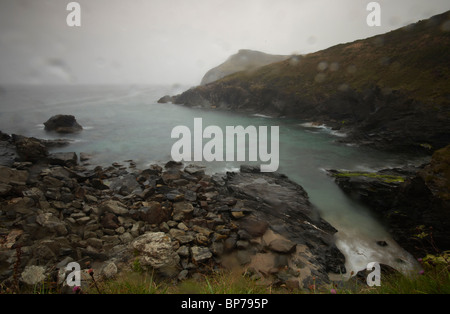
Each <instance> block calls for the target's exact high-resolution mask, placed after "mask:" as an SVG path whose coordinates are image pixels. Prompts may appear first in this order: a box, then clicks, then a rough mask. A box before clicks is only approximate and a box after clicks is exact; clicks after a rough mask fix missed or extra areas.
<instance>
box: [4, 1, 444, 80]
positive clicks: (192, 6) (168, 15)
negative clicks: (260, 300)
mask: <svg viewBox="0 0 450 314" xmlns="http://www.w3.org/2000/svg"><path fill="white" fill-rule="evenodd" d="M69 2H70V1H64V0H0V84H16V83H25V84H30V83H31V84H57V83H58V84H177V83H178V84H183V85H185V84H187V85H197V84H199V83H200V80H201V78H202V76H203V75H204V74H205V73H206V71H207V70H209V69H210V68H212V67H214V66H217V65H219V64H220V63H222V62H223V61H225V60H226V59H227V58H228V57H229V56H230V55H232V54H234V53H236V52H237V51H238V50H239V49H253V50H259V51H263V52H267V53H273V54H286V55H289V54H293V53H297V54H298V53H302V54H303V53H309V52H314V51H317V50H321V49H324V48H327V47H330V46H333V45H335V44H339V43H343V42H350V41H354V40H357V39H361V38H367V37H370V36H374V35H377V34H381V33H385V32H388V31H390V30H392V29H396V28H399V27H402V26H404V25H407V24H409V23H412V22H416V21H418V20H420V19H424V18H429V17H431V16H432V15H435V14H439V13H442V12H445V11H447V10H450V1H449V0H426V1H425V0H380V1H377V2H378V3H380V5H381V17H382V19H381V26H380V27H369V26H368V25H367V23H366V17H367V15H368V14H369V13H370V12H369V11H367V10H366V6H367V4H368V3H369V2H370V1H369V0H367V1H366V0H79V1H77V2H78V3H79V4H80V6H81V26H80V27H69V26H68V25H67V23H66V17H67V15H68V14H69V13H70V12H69V11H67V10H66V6H67V4H68V3H69Z"/></svg>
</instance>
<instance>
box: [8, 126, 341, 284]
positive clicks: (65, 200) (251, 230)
mask: <svg viewBox="0 0 450 314" xmlns="http://www.w3.org/2000/svg"><path fill="white" fill-rule="evenodd" d="M1 146H2V147H5V149H6V148H7V151H5V152H4V154H3V155H4V156H3V157H5V159H2V161H3V162H2V164H3V165H2V166H0V195H1V196H0V287H1V288H2V289H6V288H11V289H14V288H17V287H22V286H27V285H31V286H33V285H36V284H38V283H39V282H40V281H41V280H43V278H46V279H48V280H49V281H50V282H52V283H53V284H54V285H57V286H58V287H59V288H60V289H61V291H71V289H69V287H64V286H65V285H66V282H65V278H66V275H67V273H66V269H65V268H66V265H67V264H68V263H70V262H77V263H79V264H80V265H81V267H82V269H83V268H86V269H88V268H93V269H94V270H95V272H94V273H95V276H96V278H97V279H98V280H103V279H107V278H112V277H114V276H115V275H116V274H118V273H119V272H121V271H129V270H131V269H132V268H133V267H136V265H139V267H142V268H143V269H153V270H154V271H155V274H157V275H158V276H160V277H163V278H170V279H171V280H175V281H181V280H184V279H185V278H189V277H193V276H198V274H205V273H208V272H211V271H213V270H216V269H221V268H238V269H241V270H242V272H247V274H250V275H251V276H253V277H254V279H257V280H261V282H263V283H266V284H269V285H277V284H284V285H286V286H287V287H290V288H304V287H308V285H310V284H313V283H315V284H319V283H326V282H329V276H328V275H329V273H330V272H331V273H332V272H334V273H344V272H345V268H344V262H345V258H344V256H343V255H342V254H341V253H340V251H339V250H338V249H337V248H336V246H335V245H334V238H333V235H334V233H335V232H336V230H335V229H334V228H333V227H332V226H331V225H329V224H328V223H327V222H325V221H324V220H322V219H321V218H320V216H319V214H318V212H317V211H316V209H315V208H314V207H313V206H312V205H311V204H310V202H309V200H308V196H307V193H306V192H305V191H304V190H303V188H302V187H301V186H299V185H298V184H295V183H294V182H292V181H290V180H289V179H288V178H287V177H286V176H284V175H281V174H277V173H260V172H259V171H257V169H255V168H253V167H249V166H242V167H241V171H240V172H239V173H226V174H216V175H212V176H211V175H206V174H205V172H204V169H201V168H198V167H196V166H192V165H187V166H185V165H182V164H180V163H176V162H173V161H169V162H168V163H167V164H165V165H151V166H149V167H148V169H143V170H138V169H136V168H134V167H128V166H127V164H125V165H122V164H119V163H114V164H113V165H110V166H97V167H95V168H94V167H91V166H90V167H89V168H88V167H86V166H83V165H80V164H79V161H78V156H77V154H75V153H59V154H58V153H53V154H49V153H48V150H47V146H46V145H45V142H43V141H42V140H38V139H33V138H26V137H21V136H12V137H10V136H9V135H7V134H3V133H2V142H1ZM25 152H26V153H25ZM86 158H87V157H84V158H83V160H86ZM130 164H131V165H133V163H132V162H130ZM258 170H259V169H258ZM82 273H83V274H84V272H82ZM84 279H86V280H89V278H84ZM85 284H87V281H84V280H83V281H82V285H85Z"/></svg>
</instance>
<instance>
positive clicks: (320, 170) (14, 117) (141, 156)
mask: <svg viewBox="0 0 450 314" xmlns="http://www.w3.org/2000/svg"><path fill="white" fill-rule="evenodd" d="M187 88H188V87H187V86H131V87H130V86H70V87H69V86H11V87H3V88H2V89H1V91H0V126H1V127H0V130H1V131H3V132H5V133H9V134H12V133H15V134H22V135H25V136H34V137H37V138H43V139H56V138H67V139H71V140H73V142H72V144H71V145H69V146H66V147H62V148H58V149H54V150H57V151H70V152H72V151H75V152H76V153H77V154H79V153H80V152H85V153H88V154H91V155H92V159H91V160H90V161H89V163H90V164H91V165H93V166H95V165H103V166H108V165H110V164H111V163H113V162H119V163H122V164H124V165H127V163H126V162H125V161H126V160H133V161H134V162H136V164H137V166H138V168H139V169H145V167H147V166H148V165H150V164H152V163H160V164H163V163H165V162H167V161H168V160H170V159H171V148H172V145H173V144H174V143H175V142H176V141H177V139H171V131H172V129H173V128H174V127H176V126H178V125H185V126H187V127H189V128H190V129H191V130H193V124H194V118H199V117H200V118H202V119H203V129H204V128H205V127H207V126H209V125H216V126H219V127H221V128H222V130H225V127H226V126H227V125H228V126H237V125H242V126H244V127H247V126H249V125H253V126H256V127H258V126H268V127H269V129H270V126H279V128H280V139H279V149H280V167H279V170H278V171H279V172H281V173H284V174H286V175H288V177H289V178H290V179H291V180H293V181H295V182H297V183H299V184H300V185H302V186H303V188H304V189H305V190H306V191H307V193H308V195H309V197H310V200H311V202H312V203H313V204H314V205H315V206H316V207H317V208H318V210H319V211H320V213H321V215H322V217H323V218H324V219H325V220H327V221H328V222H329V223H331V224H332V225H333V226H334V227H335V228H336V229H338V230H339V232H338V233H337V234H336V240H337V245H338V247H339V248H340V250H341V251H342V252H343V253H344V254H345V255H346V257H347V265H346V266H347V272H348V273H350V272H351V271H352V270H353V271H355V273H356V272H357V271H358V270H361V269H364V268H365V267H366V265H367V264H368V263H369V262H374V261H376V262H379V263H384V264H388V265H390V266H392V267H394V268H396V269H398V270H407V269H411V268H414V267H415V266H417V265H416V263H415V261H414V259H413V258H412V257H411V256H410V255H409V254H408V253H407V252H405V251H404V250H402V249H401V248H400V247H398V245H397V244H396V243H395V242H394V241H393V240H392V238H391V237H390V235H389V234H388V233H387V232H386V230H385V228H384V227H383V226H382V224H381V223H380V222H379V221H378V220H377V219H376V218H375V217H374V216H373V215H372V214H371V213H370V211H369V210H368V209H366V208H365V207H364V206H362V205H361V204H358V203H356V202H354V201H352V200H351V199H349V198H348V197H347V196H346V195H345V194H344V193H342V191H341V190H340V189H339V187H338V186H337V185H336V184H335V183H334V182H333V179H332V178H330V177H329V176H327V174H326V172H325V169H347V170H359V171H367V170H377V169H382V168H386V167H395V166H401V165H405V164H407V163H414V164H419V163H421V162H423V160H417V159H416V160H414V159H413V158H411V157H408V156H401V155H394V154H387V153H382V152H378V151H375V150H371V149H368V148H360V147H356V146H349V145H346V144H342V143H339V142H338V140H339V139H340V138H341V136H343V135H342V134H338V135H339V136H336V134H333V133H332V132H331V131H330V130H328V129H327V128H323V127H321V128H313V127H308V126H309V125H308V124H304V123H307V122H310V121H303V123H302V122H301V121H298V120H291V119H279V118H271V117H267V116H261V115H257V114H256V115H251V114H248V115H245V114H236V113H232V112H224V111H217V110H204V109H196V108H186V107H183V106H178V105H172V104H158V103H157V100H158V99H159V98H160V97H162V96H163V95H166V94H171V95H174V94H177V93H180V92H182V91H183V90H186V89H187ZM56 114H71V115H74V116H75V117H76V119H77V121H78V122H79V123H80V124H81V125H82V126H83V128H84V130H83V131H82V132H80V133H78V134H69V135H59V134H56V133H49V132H46V131H45V130H44V125H43V123H44V122H45V121H47V120H48V119H49V118H50V117H51V116H53V115H56ZM206 142H207V140H204V142H203V144H205V143H206ZM269 147H270V146H269ZM192 163H193V162H192ZM188 164H189V163H188ZM198 164H200V165H203V166H205V167H206V171H207V173H211V174H212V173H215V172H226V171H233V170H234V171H236V170H238V169H239V165H240V163H239V162H226V161H224V162H211V163H207V162H199V163H198ZM376 241H386V242H387V243H388V246H387V247H380V246H378V245H377V244H376Z"/></svg>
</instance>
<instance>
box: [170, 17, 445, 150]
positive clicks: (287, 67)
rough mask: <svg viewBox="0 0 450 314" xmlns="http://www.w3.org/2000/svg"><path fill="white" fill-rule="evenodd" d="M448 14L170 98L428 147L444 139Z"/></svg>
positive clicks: (384, 143)
mask: <svg viewBox="0 0 450 314" xmlns="http://www.w3.org/2000/svg"><path fill="white" fill-rule="evenodd" d="M448 20H450V13H449V12H446V13H443V14H441V15H437V16H434V17H432V18H430V19H428V20H424V21H420V22H418V23H415V24H412V25H409V26H407V27H404V28H401V29H398V30H395V31H392V32H389V33H387V34H384V35H379V36H375V37H372V38H368V39H364V40H358V41H355V42H352V43H347V44H341V45H337V46H334V47H331V48H328V49H326V50H323V51H318V52H316V53H312V54H308V55H305V56H291V57H290V58H289V59H287V60H285V61H282V62H277V63H272V64H269V65H266V66H263V67H259V68H257V69H255V70H253V71H245V72H238V73H234V74H231V75H229V76H226V77H224V78H222V79H220V80H218V81H215V82H213V83H211V84H208V85H205V86H199V87H196V88H193V89H190V90H188V91H186V92H185V93H183V94H181V95H178V96H175V97H174V98H173V100H174V101H173V102H174V103H176V104H183V105H186V106H201V107H205V108H210V107H214V108H224V109H229V110H235V111H248V112H254V113H256V112H257V113H263V114H269V115H275V116H289V117H293V118H299V119H304V120H309V121H316V122H321V123H325V124H328V125H330V126H332V127H333V128H335V129H341V130H342V131H343V132H347V133H349V135H350V136H349V137H348V140H349V141H353V142H358V143H360V144H366V145H371V146H373V147H378V148H380V149H386V150H397V151H414V152H418V151H429V152H430V153H431V152H432V151H434V150H435V149H439V148H442V147H445V146H446V145H447V144H448V143H449V142H450V123H449V120H450V31H449V29H448V27H446V25H447V24H448ZM446 23H447V24H446Z"/></svg>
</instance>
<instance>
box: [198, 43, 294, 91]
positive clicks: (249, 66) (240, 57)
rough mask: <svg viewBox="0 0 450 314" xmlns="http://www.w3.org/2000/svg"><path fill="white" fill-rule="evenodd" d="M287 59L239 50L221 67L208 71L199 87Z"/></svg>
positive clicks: (285, 57)
mask: <svg viewBox="0 0 450 314" xmlns="http://www.w3.org/2000/svg"><path fill="white" fill-rule="evenodd" d="M288 58H289V56H280V55H270V54H267V53H263V52H259V51H253V50H247V49H242V50H239V52H238V53H237V54H235V55H232V56H231V57H230V58H228V60H227V61H225V62H224V63H222V64H221V65H219V66H217V67H215V68H213V69H211V70H209V71H208V72H207V73H206V74H205V76H204V77H203V79H202V82H201V85H206V84H209V83H212V82H214V81H217V80H219V79H221V78H223V77H225V76H227V75H230V74H233V73H236V72H240V71H251V70H254V69H256V68H259V67H261V66H264V65H267V64H270V63H274V62H280V61H283V60H286V59H288Z"/></svg>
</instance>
